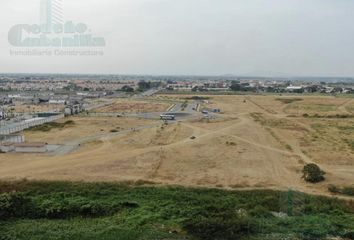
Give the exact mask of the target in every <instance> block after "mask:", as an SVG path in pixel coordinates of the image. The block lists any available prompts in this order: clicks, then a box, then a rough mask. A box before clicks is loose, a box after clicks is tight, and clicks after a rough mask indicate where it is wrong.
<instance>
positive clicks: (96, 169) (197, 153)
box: [0, 95, 354, 194]
mask: <svg viewBox="0 0 354 240" xmlns="http://www.w3.org/2000/svg"><path fill="white" fill-rule="evenodd" d="M184 97H185V96H180V95H175V96H158V97H157V98H158V99H165V100H183V99H184ZM117 101H118V100H117ZM124 101H128V100H124ZM124 104H128V103H124ZM133 104H134V102H133ZM202 106H203V107H208V108H220V109H221V110H222V112H221V114H218V115H217V118H215V119H209V120H208V119H199V120H191V121H184V122H180V123H173V124H169V125H164V124H163V123H162V122H160V121H152V120H149V121H147V120H139V119H135V118H91V117H84V118H80V117H78V118H72V120H73V121H74V122H75V124H74V125H73V126H69V127H68V128H64V129H53V130H51V131H49V132H31V131H29V132H26V137H27V140H29V141H45V142H49V143H53V144H54V143H64V142H65V141H70V140H74V139H75V138H81V137H86V136H92V135H95V134H100V133H101V132H106V133H109V132H110V131H111V130H114V129H115V130H117V131H121V130H123V129H125V130H127V129H132V128H135V127H138V126H144V125H149V126H152V125H154V124H155V126H153V127H151V128H147V129H142V130H137V131H127V132H126V133H125V134H122V135H117V136H110V137H107V136H103V137H102V138H100V139H98V140H95V141H92V142H88V143H85V144H84V145H83V146H81V148H79V149H78V150H77V151H75V152H72V153H70V154H67V155H63V156H49V155H41V154H35V155H33V154H32V155H31V154H21V155H20V154H6V155H5V154H2V155H0V176H1V178H2V179H19V178H29V179H49V180H82V181H146V182H154V183H158V184H178V185H185V186H205V187H222V188H230V189H235V188H274V189H287V188H293V189H297V190H300V191H305V192H309V193H321V194H328V192H327V187H328V185H329V184H336V185H339V186H343V185H348V183H353V182H354V142H353V139H354V128H353V126H354V118H353V117H352V115H351V114H352V112H351V110H352V109H353V108H354V102H353V101H352V100H351V99H347V98H335V97H317V96H316V97H315V96H300V95H299V96H210V99H209V101H208V103H203V104H202ZM136 111H138V110H136ZM154 111H155V109H154ZM310 162H315V163H317V164H319V165H320V166H321V168H323V169H324V170H325V171H326V172H327V175H326V178H327V180H326V181H325V182H323V183H321V184H318V185H312V184H307V183H305V182H304V181H303V180H302V179H301V169H302V167H303V166H304V164H305V163H310Z"/></svg>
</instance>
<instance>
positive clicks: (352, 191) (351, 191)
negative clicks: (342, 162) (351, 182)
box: [342, 187, 354, 196]
mask: <svg viewBox="0 0 354 240" xmlns="http://www.w3.org/2000/svg"><path fill="white" fill-rule="evenodd" d="M342 193H343V194H344V195H348V196H354V187H344V188H343V190H342Z"/></svg>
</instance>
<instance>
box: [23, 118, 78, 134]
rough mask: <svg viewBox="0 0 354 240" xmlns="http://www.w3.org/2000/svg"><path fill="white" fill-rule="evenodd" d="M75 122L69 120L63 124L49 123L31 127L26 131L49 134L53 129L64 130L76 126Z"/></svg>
mask: <svg viewBox="0 0 354 240" xmlns="http://www.w3.org/2000/svg"><path fill="white" fill-rule="evenodd" d="M74 124H75V122H74V121H73V120H67V121H65V122H63V123H60V122H48V123H44V124H42V125H39V126H35V127H31V128H29V129H27V130H26V131H40V132H49V131H51V130H52V129H62V128H64V127H66V126H72V125H74Z"/></svg>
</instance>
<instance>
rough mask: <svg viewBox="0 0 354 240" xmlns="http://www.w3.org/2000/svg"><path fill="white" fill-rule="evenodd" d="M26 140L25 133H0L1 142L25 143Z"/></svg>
mask: <svg viewBox="0 0 354 240" xmlns="http://www.w3.org/2000/svg"><path fill="white" fill-rule="evenodd" d="M23 142H25V136H24V135H17V134H9V135H0V144H2V143H23Z"/></svg>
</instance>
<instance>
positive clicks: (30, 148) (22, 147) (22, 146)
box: [13, 143, 47, 153]
mask: <svg viewBox="0 0 354 240" xmlns="http://www.w3.org/2000/svg"><path fill="white" fill-rule="evenodd" d="M13 146H14V151H15V152H17V153H45V152H47V144H46V143H18V144H14V145H13Z"/></svg>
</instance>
